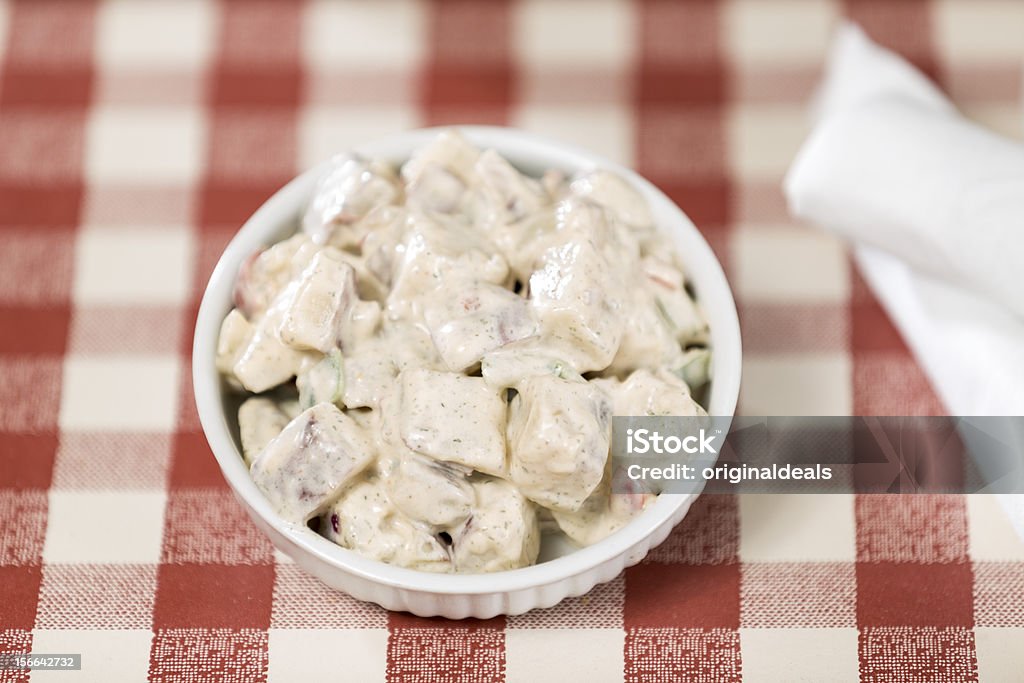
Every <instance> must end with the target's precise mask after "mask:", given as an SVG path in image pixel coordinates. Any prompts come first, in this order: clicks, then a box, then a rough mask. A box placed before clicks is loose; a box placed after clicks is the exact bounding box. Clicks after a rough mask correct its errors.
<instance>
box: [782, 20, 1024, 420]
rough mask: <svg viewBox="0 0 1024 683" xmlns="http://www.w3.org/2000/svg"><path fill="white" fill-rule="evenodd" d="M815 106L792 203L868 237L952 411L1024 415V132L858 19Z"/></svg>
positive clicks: (890, 298)
mask: <svg viewBox="0 0 1024 683" xmlns="http://www.w3.org/2000/svg"><path fill="white" fill-rule="evenodd" d="M812 109H813V114H814V116H815V118H816V126H815V128H814V130H813V131H812V133H811V135H810V137H809V138H808V139H807V141H806V142H805V144H804V146H803V147H802V148H801V150H800V151H799V153H798V155H797V157H796V159H795V161H794V163H793V165H792V167H791V168H790V170H789V173H788V174H787V176H786V180H785V191H786V196H787V198H788V201H789V206H790V210H791V211H792V213H793V214H795V215H796V216H799V217H800V218H803V219H805V220H808V221H810V222H812V223H815V224H817V225H819V226H821V227H823V228H826V229H828V230H831V231H834V232H836V233H838V234H840V235H842V236H844V237H846V238H847V239H849V240H850V241H851V242H853V243H854V245H855V247H856V250H855V254H856V261H857V264H858V265H859V267H860V269H861V271H862V273H863V274H864V276H865V279H866V280H867V282H868V284H869V285H870V286H871V287H872V289H873V290H874V292H875V294H876V295H877V297H878V298H879V300H880V301H881V303H882V305H883V306H884V307H885V308H886V310H887V312H888V313H889V315H890V317H891V318H892V319H893V321H894V322H895V324H896V326H897V327H898V328H899V330H900V332H901V333H902V334H903V336H904V338H905V339H906V340H907V343H908V345H909V346H910V347H911V349H912V350H913V351H914V353H915V354H916V355H917V357H918V359H919V360H920V362H921V365H922V367H923V369H924V371H925V373H926V374H927V375H928V377H929V379H930V380H931V381H932V384H933V386H934V387H935V389H936V391H937V392H938V393H939V395H940V397H941V398H942V399H943V401H944V402H945V404H946V407H947V409H948V410H949V411H950V413H951V414H955V415H1013V414H1024V145H1021V144H1019V143H1017V142H1015V141H1012V140H1008V139H1005V138H1002V137H1000V136H998V135H995V134H993V133H991V132H989V131H987V130H985V129H983V128H981V127H980V126H977V125H975V124H973V123H971V122H969V121H967V120H966V119H964V118H963V117H961V116H960V115H959V114H958V113H957V111H956V109H955V108H954V107H953V105H952V104H951V103H950V102H949V100H948V99H947V98H946V97H945V96H944V95H943V94H942V93H941V92H940V91H939V90H938V89H937V88H936V87H935V86H934V85H933V84H932V83H931V82H930V81H929V80H928V79H927V78H926V77H925V76H924V75H922V74H921V73H920V72H919V71H917V70H916V69H915V68H914V67H913V66H911V65H910V64H908V63H907V62H905V61H904V60H903V59H902V58H900V57H899V56H897V55H895V54H893V53H891V52H889V51H888V50H885V49H884V48H881V47H879V46H878V45H876V44H874V43H873V42H871V40H870V39H869V38H868V37H867V36H866V35H864V33H863V31H861V30H860V28H858V27H857V26H855V25H853V24H849V23H847V24H844V25H842V26H841V27H840V29H839V31H838V34H837V37H836V40H835V43H834V44H833V49H832V54H831V56H830V59H829V65H828V69H827V73H826V77H825V81H824V83H823V84H822V86H821V88H820V90H819V93H818V96H817V99H816V101H815V102H814V105H813V107H812Z"/></svg>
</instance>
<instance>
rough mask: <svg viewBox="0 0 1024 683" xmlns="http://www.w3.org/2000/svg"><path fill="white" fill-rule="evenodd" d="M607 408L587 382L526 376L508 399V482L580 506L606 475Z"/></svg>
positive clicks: (544, 501) (554, 502) (547, 500)
mask: <svg viewBox="0 0 1024 683" xmlns="http://www.w3.org/2000/svg"><path fill="white" fill-rule="evenodd" d="M610 417H611V408H610V406H609V405H608V401H607V398H606V397H605V395H604V393H603V392H602V391H601V390H600V389H599V388H597V387H595V386H593V385H591V384H589V383H587V382H575V381H569V380H564V379H560V378H559V377H557V376H555V375H537V376H534V377H528V378H526V379H525V380H523V381H522V382H521V383H520V384H519V390H518V393H517V394H516V396H515V397H514V398H513V399H512V402H511V403H510V404H509V420H508V443H509V469H510V475H511V480H512V483H514V484H515V485H516V486H517V487H519V490H520V491H522V492H523V494H524V495H525V496H526V497H527V498H529V499H530V500H532V501H534V502H536V503H538V504H539V505H543V506H544V507H548V508H552V509H555V510H566V511H574V510H577V509H579V507H580V506H581V505H582V504H583V501H585V500H586V499H587V496H589V495H590V494H591V493H592V492H593V491H594V489H595V488H596V487H597V485H598V484H599V483H600V482H601V478H602V476H603V475H604V469H605V463H606V462H607V461H608V449H609V440H610V438H611V422H610Z"/></svg>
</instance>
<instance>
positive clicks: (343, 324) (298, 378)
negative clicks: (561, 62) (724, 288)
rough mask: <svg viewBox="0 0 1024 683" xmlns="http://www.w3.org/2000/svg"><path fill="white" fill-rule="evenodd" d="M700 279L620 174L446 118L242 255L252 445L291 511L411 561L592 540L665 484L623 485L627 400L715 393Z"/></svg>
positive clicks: (340, 167) (230, 323)
mask: <svg viewBox="0 0 1024 683" xmlns="http://www.w3.org/2000/svg"><path fill="white" fill-rule="evenodd" d="M685 282H686V280H685V274H684V273H683V271H682V270H681V268H680V267H679V266H678V260H677V258H676V256H675V255H674V252H673V248H672V246H671V244H670V243H669V241H668V240H667V239H666V238H665V237H664V236H662V235H661V234H660V233H659V232H658V231H657V229H656V226H655V225H654V224H653V220H652V217H651V214H650V211H649V208H648V206H647V204H646V202H645V201H644V200H643V198H642V197H641V196H640V194H639V193H637V192H636V190H634V189H633V188H632V187H631V186H630V185H629V184H628V183H627V182H625V181H624V180H623V179H621V178H619V177H618V176H616V175H614V174H612V173H609V172H606V171H601V170H595V171H591V172H588V173H584V174H581V175H579V176H577V177H574V178H566V177H565V176H564V175H563V174H562V173H560V172H558V171H550V172H548V173H546V174H545V175H544V177H543V178H542V179H540V180H538V179H534V178H530V177H527V176H524V175H523V174H521V173H519V172H518V171H517V170H516V169H515V168H514V167H513V166H512V165H511V164H509V163H508V162H507V161H506V160H505V159H503V158H502V157H501V156H500V155H499V154H497V153H496V152H494V151H493V150H483V151H481V150H479V149H477V148H475V147H474V146H473V145H471V144H470V143H468V142H467V141H466V140H465V139H463V138H462V137H460V136H459V135H457V134H455V133H444V134H441V135H440V136H438V137H437V138H436V139H435V140H433V141H432V142H430V143H429V144H427V145H426V146H425V147H424V148H422V149H421V150H419V151H417V152H416V153H415V154H414V155H413V157H412V158H411V159H410V160H409V161H408V162H406V163H405V164H404V165H403V166H402V167H401V169H397V170H396V169H393V168H390V167H388V166H387V165H385V164H382V163H380V162H376V161H372V160H364V159H360V158H357V157H351V156H349V157H343V158H339V159H337V160H336V161H335V162H334V163H333V164H332V166H331V167H330V169H329V171H328V172H327V173H326V174H325V175H324V176H323V178H322V179H321V180H320V182H319V183H318V186H317V190H316V193H315V196H314V198H313V200H312V201H311V203H310V205H309V207H308V210H307V211H306V212H305V213H304V215H303V217H302V221H301V229H300V230H299V232H298V233H297V234H296V235H294V236H293V237H290V238H288V239H286V240H283V241H281V242H279V243H277V244H274V245H271V246H269V247H268V248H266V249H263V250H261V251H260V252H258V253H257V254H254V255H253V256H252V257H251V258H250V259H248V260H247V261H246V263H245V264H244V265H243V267H242V268H241V269H240V271H239V275H238V280H237V283H236V288H235V305H236V308H235V309H234V310H232V311H231V313H230V314H229V315H228V316H227V318H225V320H224V324H223V326H222V329H221V336H220V340H219V344H218V349H217V354H218V355H217V367H218V368H219V369H220V371H221V372H222V373H223V374H224V376H225V378H226V379H227V381H228V383H229V384H230V385H231V386H232V387H233V388H235V389H237V390H241V391H245V392H249V393H250V394H256V395H255V396H251V397H250V398H248V399H247V400H245V401H244V402H243V403H242V405H241V408H240V409H239V428H240V433H241V441H242V450H243V456H244V458H245V460H246V463H247V464H249V465H250V469H251V473H252V476H253V479H254V481H255V482H256V484H257V486H259V488H260V489H261V490H262V491H263V492H264V493H265V494H266V495H267V497H268V499H269V500H270V502H271V503H272V504H273V505H274V507H275V508H276V509H277V510H278V511H279V512H280V514H281V515H282V516H283V517H284V518H286V519H288V520H290V521H293V522H296V523H309V524H310V525H311V526H314V527H317V528H319V530H320V533H322V534H323V535H324V536H326V537H327V538H329V539H331V540H332V541H334V542H336V543H338V544H339V545H342V546H344V547H346V548H350V549H352V550H354V551H356V552H359V553H362V554H364V555H366V556H368V557H372V558H376V559H379V560H382V561H384V562H390V563H393V564H398V565H401V566H405V567H411V568H416V569H422V570H428V571H441V572H488V571H500V570H503V569H512V568H516V567H521V566H525V565H529V564H533V563H534V562H536V559H537V555H538V552H539V548H540V543H541V536H542V524H543V525H544V527H545V528H547V527H553V528H554V527H557V529H559V530H560V531H561V532H562V533H564V534H565V535H567V536H568V537H569V538H570V539H572V540H573V541H574V542H576V543H577V544H579V545H588V544H591V543H594V542H596V541H599V540H601V539H602V538H604V537H606V536H607V535H609V534H611V533H613V532H614V531H616V530H617V529H619V528H621V527H622V526H624V525H625V524H626V523H627V522H628V521H629V520H630V519H631V518H632V517H633V516H635V515H636V514H638V513H639V512H640V511H642V510H643V509H644V507H645V506H646V505H647V504H648V503H649V502H650V501H651V500H652V499H653V496H652V495H650V494H644V493H613V492H612V488H613V487H612V482H611V467H610V463H609V441H610V435H611V417H612V416H613V415H697V414H703V410H702V408H701V407H700V406H699V405H698V404H697V403H696V402H695V401H694V399H693V398H692V397H691V390H696V389H698V388H699V387H701V386H702V385H704V384H705V383H707V381H708V380H709V372H708V370H709V367H710V362H709V359H710V351H709V350H708V349H707V348H706V341H707V325H706V323H705V321H704V317H703V315H702V314H701V312H700V309H699V307H698V306H697V304H696V303H695V302H694V301H693V299H692V298H691V297H690V295H689V293H688V292H687V290H686V287H685ZM270 390H274V391H273V392H271V393H267V392H270ZM296 395H297V398H296ZM616 490H619V489H618V488H616ZM542 520H543V521H542Z"/></svg>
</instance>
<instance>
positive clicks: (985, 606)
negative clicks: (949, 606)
mask: <svg viewBox="0 0 1024 683" xmlns="http://www.w3.org/2000/svg"><path fill="white" fill-rule="evenodd" d="M974 621H975V623H976V625H977V626H983V627H989V628H1022V627H1024V565H1022V563H1020V562H976V563H974Z"/></svg>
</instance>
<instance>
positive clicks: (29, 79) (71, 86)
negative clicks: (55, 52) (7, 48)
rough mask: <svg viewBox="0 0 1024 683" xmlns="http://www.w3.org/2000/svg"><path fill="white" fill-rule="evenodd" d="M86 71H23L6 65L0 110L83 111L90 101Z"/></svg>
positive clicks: (0, 85) (90, 80)
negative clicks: (20, 108) (9, 108)
mask: <svg viewBox="0 0 1024 683" xmlns="http://www.w3.org/2000/svg"><path fill="white" fill-rule="evenodd" d="M92 89H93V74H92V71H91V70H90V69H89V68H82V67H79V66H72V67H69V68H67V69H38V68H34V67H33V68H23V67H19V66H17V65H14V64H12V65H9V66H8V68H7V69H6V70H5V71H4V74H3V78H2V79H0V106H4V107H21V106H30V107H65V108H69V109H74V108H80V107H82V108H84V107H85V106H86V105H87V104H89V102H90V100H91V97H92Z"/></svg>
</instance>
